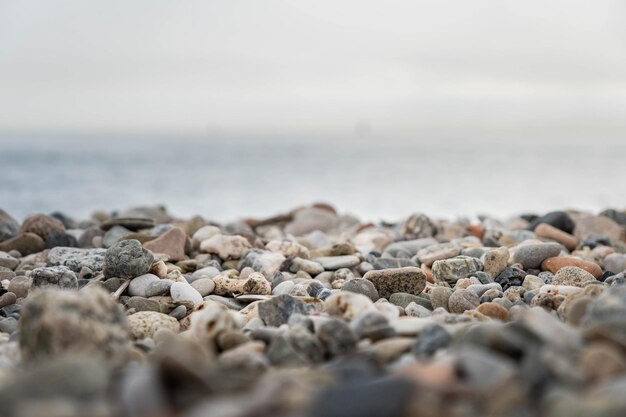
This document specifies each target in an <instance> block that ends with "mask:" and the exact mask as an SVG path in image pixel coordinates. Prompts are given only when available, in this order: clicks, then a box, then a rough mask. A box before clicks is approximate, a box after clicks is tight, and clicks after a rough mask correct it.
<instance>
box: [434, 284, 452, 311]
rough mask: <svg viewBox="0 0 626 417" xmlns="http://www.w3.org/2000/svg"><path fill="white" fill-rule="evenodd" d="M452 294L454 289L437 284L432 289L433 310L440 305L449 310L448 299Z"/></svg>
mask: <svg viewBox="0 0 626 417" xmlns="http://www.w3.org/2000/svg"><path fill="white" fill-rule="evenodd" d="M451 295H452V289H451V288H448V287H443V286H436V287H433V288H432V289H431V290H430V303H431V304H432V306H433V310H434V309H436V308H439V307H443V308H444V309H446V310H447V311H450V310H449V307H448V301H449V299H450V296H451Z"/></svg>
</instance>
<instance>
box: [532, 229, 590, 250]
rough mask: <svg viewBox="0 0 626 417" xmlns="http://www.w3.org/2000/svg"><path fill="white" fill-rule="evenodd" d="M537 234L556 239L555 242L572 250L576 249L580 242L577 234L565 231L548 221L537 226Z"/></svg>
mask: <svg viewBox="0 0 626 417" xmlns="http://www.w3.org/2000/svg"><path fill="white" fill-rule="evenodd" d="M535 234H536V235H537V237H541V238H544V239H551V240H554V241H555V242H558V243H560V244H561V245H563V246H565V247H566V248H567V250H570V251H572V250H574V249H576V247H577V246H578V243H579V242H580V241H579V239H578V238H577V237H576V236H574V235H571V234H569V233H565V232H564V231H562V230H560V229H558V228H556V227H554V226H551V225H549V224H547V223H541V224H539V225H538V226H537V228H535Z"/></svg>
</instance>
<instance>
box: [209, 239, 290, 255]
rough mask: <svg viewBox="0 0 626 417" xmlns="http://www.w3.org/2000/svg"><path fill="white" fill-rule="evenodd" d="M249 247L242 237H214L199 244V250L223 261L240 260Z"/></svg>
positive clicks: (246, 240)
mask: <svg viewBox="0 0 626 417" xmlns="http://www.w3.org/2000/svg"><path fill="white" fill-rule="evenodd" d="M251 247H252V246H251V245H250V242H249V241H248V239H246V238H245V237H243V236H227V235H215V236H212V237H210V238H209V239H206V240H203V241H202V243H200V250H202V251H203V252H206V253H215V254H217V255H218V256H219V257H220V258H222V259H224V260H227V259H240V258H242V257H243V256H244V254H245V253H246V252H247V251H248V249H250V248H251ZM281 256H282V255H281Z"/></svg>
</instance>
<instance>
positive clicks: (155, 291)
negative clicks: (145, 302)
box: [131, 275, 174, 297]
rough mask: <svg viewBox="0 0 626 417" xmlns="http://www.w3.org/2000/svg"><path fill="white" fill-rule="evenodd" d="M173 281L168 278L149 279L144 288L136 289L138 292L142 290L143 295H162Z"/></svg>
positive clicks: (167, 290) (167, 291) (168, 290)
mask: <svg viewBox="0 0 626 417" xmlns="http://www.w3.org/2000/svg"><path fill="white" fill-rule="evenodd" d="M142 276H145V275H142ZM137 278H140V277H137ZM137 278H135V279H137ZM157 278H158V277H157ZM133 281H134V280H133ZM131 282H132V281H131ZM173 283H174V282H173V281H170V280H169V279H159V280H158V281H155V280H153V279H150V281H149V282H148V285H147V286H146V287H145V290H138V292H139V291H143V292H144V296H145V297H155V296H158V295H164V294H167V293H169V292H170V287H171V286H172V284H173Z"/></svg>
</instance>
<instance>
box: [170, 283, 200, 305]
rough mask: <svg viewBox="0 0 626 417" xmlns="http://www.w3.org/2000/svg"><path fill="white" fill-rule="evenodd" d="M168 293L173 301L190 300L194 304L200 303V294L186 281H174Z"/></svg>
mask: <svg viewBox="0 0 626 417" xmlns="http://www.w3.org/2000/svg"><path fill="white" fill-rule="evenodd" d="M170 294H171V295H172V299H173V300H174V302H178V303H180V302H184V301H190V302H192V303H193V304H194V305H198V304H200V303H202V301H203V299H202V295H200V293H199V292H198V290H196V289H195V288H194V287H192V286H191V285H189V284H187V283H186V282H175V283H173V284H172V286H171V287H170Z"/></svg>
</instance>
